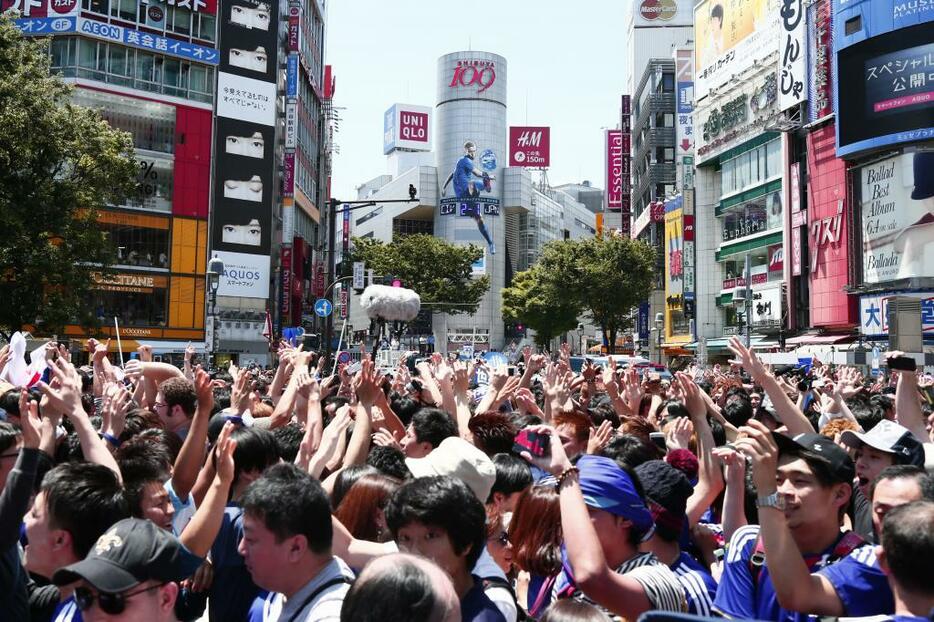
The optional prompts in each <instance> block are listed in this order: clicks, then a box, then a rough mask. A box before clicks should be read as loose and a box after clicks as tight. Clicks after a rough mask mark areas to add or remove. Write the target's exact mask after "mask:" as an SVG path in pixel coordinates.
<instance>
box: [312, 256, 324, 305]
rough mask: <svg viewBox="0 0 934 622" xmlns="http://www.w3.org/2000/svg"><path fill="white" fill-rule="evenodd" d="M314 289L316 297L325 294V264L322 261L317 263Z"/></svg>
mask: <svg viewBox="0 0 934 622" xmlns="http://www.w3.org/2000/svg"><path fill="white" fill-rule="evenodd" d="M312 291H313V292H314V296H315V298H321V297H322V296H324V264H323V263H321V262H320V261H319V262H317V263H315V283H314V287H313V288H312Z"/></svg>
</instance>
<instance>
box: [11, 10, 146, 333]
mask: <svg viewBox="0 0 934 622" xmlns="http://www.w3.org/2000/svg"><path fill="white" fill-rule="evenodd" d="M70 94H71V88H70V87H69V86H68V85H66V84H65V83H63V82H62V81H61V79H60V78H59V77H57V76H54V75H50V71H49V53H48V43H47V42H46V41H41V40H36V39H30V38H26V37H23V36H22V34H21V33H20V32H19V30H18V29H17V28H16V26H15V25H14V23H13V21H12V19H11V18H9V17H3V16H0V331H2V332H4V333H5V334H6V335H7V336H8V335H9V333H10V332H12V331H15V330H18V329H20V328H21V327H22V326H23V325H25V324H32V325H33V326H35V327H36V329H37V330H38V331H39V332H42V333H51V332H58V331H60V330H61V329H62V327H63V326H64V325H65V324H68V323H71V322H74V321H77V322H78V323H81V324H84V325H86V326H87V325H91V324H93V323H94V310H93V309H90V308H88V305H89V299H88V297H87V292H88V290H89V289H90V288H91V285H92V283H93V282H94V274H95V273H104V274H107V273H109V272H108V268H107V266H110V265H111V264H113V263H114V261H115V257H116V255H115V249H114V247H113V245H112V244H111V243H110V241H109V240H108V238H107V235H106V233H104V232H103V231H101V229H100V228H99V227H98V226H97V210H98V209H100V208H101V207H103V206H105V205H107V204H120V203H121V202H122V200H123V198H124V197H125V196H126V195H127V194H129V193H130V192H131V191H132V190H133V188H134V185H135V180H136V164H135V162H134V160H133V144H132V141H131V139H130V135H129V134H127V133H126V132H120V131H116V130H114V129H112V128H111V127H110V126H109V125H108V124H107V123H106V122H105V121H103V120H102V119H101V117H100V115H99V114H98V113H97V112H94V111H91V110H89V109H86V108H82V107H79V106H74V105H72V104H71V103H70Z"/></svg>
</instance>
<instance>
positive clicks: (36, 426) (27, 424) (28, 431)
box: [19, 389, 42, 449]
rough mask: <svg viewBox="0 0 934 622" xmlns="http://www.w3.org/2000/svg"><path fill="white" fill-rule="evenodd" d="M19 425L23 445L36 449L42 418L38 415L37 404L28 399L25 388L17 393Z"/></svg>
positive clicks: (40, 434)
mask: <svg viewBox="0 0 934 622" xmlns="http://www.w3.org/2000/svg"><path fill="white" fill-rule="evenodd" d="M19 425H20V428H21V429H22V433H23V447H25V448H27V449H38V448H39V440H40V439H41V436H42V433H41V428H42V419H41V418H40V417H39V404H37V403H36V402H35V400H31V399H29V392H28V391H26V389H22V390H21V391H20V393H19Z"/></svg>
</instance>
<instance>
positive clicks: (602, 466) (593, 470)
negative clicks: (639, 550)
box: [577, 455, 655, 540]
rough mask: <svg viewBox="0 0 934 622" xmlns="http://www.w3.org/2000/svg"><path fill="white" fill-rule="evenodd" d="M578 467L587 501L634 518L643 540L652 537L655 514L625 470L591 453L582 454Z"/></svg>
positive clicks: (616, 513)
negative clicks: (647, 505)
mask: <svg viewBox="0 0 934 622" xmlns="http://www.w3.org/2000/svg"><path fill="white" fill-rule="evenodd" d="M577 467H578V468H579V469H580V486H581V491H582V492H583V493H584V503H586V504H587V505H589V506H590V507H592V508H598V509H601V510H605V511H607V512H609V513H610V514H615V515H617V516H622V517H623V518H625V519H627V520H629V521H632V525H633V527H634V528H635V529H636V530H638V531H640V532H642V533H643V540H646V539H648V538H649V537H651V535H652V532H653V531H654V527H655V522H654V521H653V520H652V514H651V513H650V512H649V510H648V508H647V507H646V506H645V501H643V500H642V497H640V496H639V493H638V492H636V487H635V486H634V485H633V483H632V479H630V477H629V474H628V473H626V471H624V470H622V469H621V468H620V467H619V465H618V464H616V463H615V462H614V461H613V460H611V459H609V458H604V457H603V456H591V455H584V456H581V458H580V460H578V461H577Z"/></svg>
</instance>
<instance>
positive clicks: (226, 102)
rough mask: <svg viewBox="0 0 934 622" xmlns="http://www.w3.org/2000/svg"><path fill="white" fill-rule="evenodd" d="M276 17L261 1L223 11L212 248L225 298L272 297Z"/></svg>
mask: <svg viewBox="0 0 934 622" xmlns="http://www.w3.org/2000/svg"><path fill="white" fill-rule="evenodd" d="M278 15H279V12H278V8H277V5H275V4H273V3H271V2H268V1H264V0H231V1H230V2H227V3H222V4H221V10H220V12H219V21H220V27H219V33H218V38H219V52H220V65H219V67H218V74H217V96H216V99H215V114H216V122H215V123H216V125H215V139H214V153H215V156H214V167H213V168H214V180H215V181H214V205H213V210H212V223H213V224H212V229H211V231H212V244H211V246H212V254H213V255H216V256H218V257H220V258H221V259H222V260H223V261H224V264H225V267H226V269H225V274H224V277H223V278H222V279H221V282H220V286H219V289H218V293H219V294H220V295H222V296H223V295H241V296H246V297H251V298H266V297H268V295H269V277H270V274H269V270H270V259H269V254H270V250H271V241H272V231H271V229H272V205H273V200H274V195H275V193H274V187H273V185H274V180H275V176H274V173H275V165H274V159H273V153H274V151H275V149H274V147H275V125H276V79H277V76H278V67H277V64H276V50H277V33H278ZM246 285H250V287H246ZM234 292H236V293H234ZM245 292H246V293H245Z"/></svg>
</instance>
